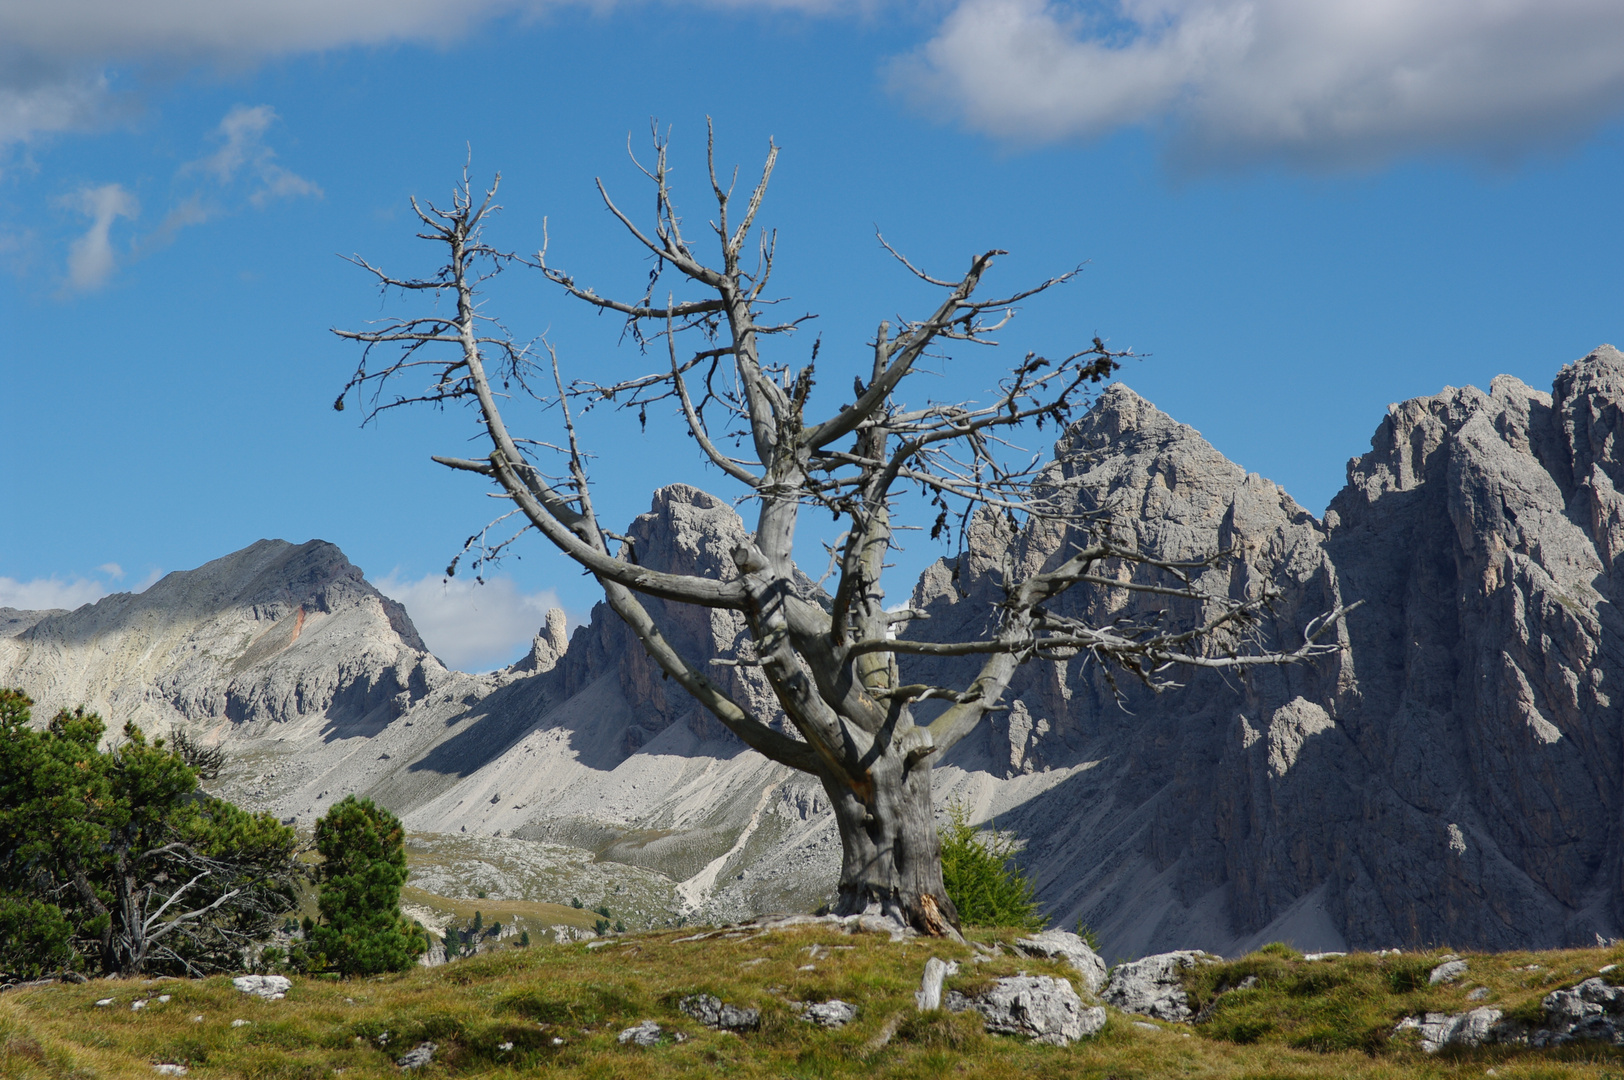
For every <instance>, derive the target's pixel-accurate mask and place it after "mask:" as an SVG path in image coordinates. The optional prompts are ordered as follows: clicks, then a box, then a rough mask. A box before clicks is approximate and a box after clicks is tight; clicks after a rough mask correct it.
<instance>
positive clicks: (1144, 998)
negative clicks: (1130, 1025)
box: [1100, 949, 1218, 1022]
mask: <svg viewBox="0 0 1624 1080" xmlns="http://www.w3.org/2000/svg"><path fill="white" fill-rule="evenodd" d="M1217 961H1218V957H1216V956H1212V955H1210V954H1208V953H1204V952H1198V951H1195V950H1190V949H1186V950H1182V951H1180V952H1170V953H1158V954H1157V955H1155V956H1147V957H1144V958H1143V959H1140V960H1135V961H1133V962H1132V963H1128V964H1118V965H1117V966H1116V968H1114V969H1113V970H1112V972H1111V981H1110V982H1108V983H1107V984H1106V986H1105V989H1104V990H1103V991H1102V992H1101V993H1100V997H1101V998H1102V999H1103V1000H1104V1001H1105V1002H1106V1003H1107V1004H1109V1005H1115V1006H1116V1007H1117V1008H1119V1009H1121V1010H1122V1011H1123V1012H1127V1013H1138V1014H1139V1015H1140V1016H1151V1017H1154V1018H1156V1019H1157V1020H1168V1021H1172V1022H1181V1021H1185V1020H1188V1019H1190V1017H1191V1015H1192V1012H1191V1009H1190V996H1189V995H1188V994H1187V993H1185V991H1184V972H1185V971H1187V970H1188V969H1190V968H1193V967H1195V966H1196V965H1198V964H1212V963H1216V962H1217Z"/></svg>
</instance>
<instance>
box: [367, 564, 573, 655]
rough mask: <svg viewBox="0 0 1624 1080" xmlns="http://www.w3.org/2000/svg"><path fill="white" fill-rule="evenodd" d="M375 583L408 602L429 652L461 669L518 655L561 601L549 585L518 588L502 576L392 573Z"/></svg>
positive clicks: (522, 653) (521, 653)
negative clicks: (526, 589)
mask: <svg viewBox="0 0 1624 1080" xmlns="http://www.w3.org/2000/svg"><path fill="white" fill-rule="evenodd" d="M373 584H374V585H376V586H377V588H378V591H379V592H381V593H383V594H384V595H385V596H388V597H391V598H393V599H395V600H399V601H400V602H401V603H402V604H404V605H406V611H407V614H409V615H411V617H412V623H413V625H415V626H416V627H417V632H418V633H419V634H421V635H422V636H423V641H424V643H425V644H426V645H428V647H429V651H430V652H432V653H434V655H435V656H438V657H439V658H440V659H441V660H442V661H444V662H445V663H446V664H447V665H449V666H450V667H453V668H456V669H458V670H460V671H488V670H490V669H491V668H496V667H502V666H503V665H506V664H511V663H512V662H513V661H515V660H517V659H519V658H520V657H521V656H523V655H524V652H525V650H526V649H527V648H529V646H530V641H531V639H532V638H534V637H535V636H536V631H537V630H539V629H541V626H542V624H543V623H544V622H546V620H547V610H548V609H549V608H555V607H562V606H563V605H561V604H560V603H559V602H558V594H556V593H555V592H553V591H552V590H551V589H545V590H543V591H541V592H536V593H524V592H520V591H519V587H518V586H517V585H516V584H514V582H513V580H512V579H511V578H504V577H497V578H486V579H485V584H483V585H481V584H479V583H478V582H475V581H469V580H466V579H463V578H450V579H447V578H445V577H443V576H442V575H440V574H430V575H428V576H427V577H422V578H417V579H416V580H410V579H403V578H401V577H399V576H397V575H396V574H393V573H391V574H390V575H389V576H388V577H385V578H383V579H381V580H378V581H375V582H373Z"/></svg>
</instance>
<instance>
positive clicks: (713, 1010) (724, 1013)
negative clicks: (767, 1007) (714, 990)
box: [677, 994, 761, 1031]
mask: <svg viewBox="0 0 1624 1080" xmlns="http://www.w3.org/2000/svg"><path fill="white" fill-rule="evenodd" d="M677 1010H678V1011H679V1012H681V1013H682V1014H683V1015H684V1016H691V1017H693V1018H694V1019H695V1020H698V1021H699V1022H700V1023H701V1024H704V1025H705V1026H706V1027H708V1028H716V1029H717V1030H720V1031H754V1030H755V1029H756V1028H758V1027H760V1026H761V1010H760V1009H743V1008H740V1007H739V1006H737V1005H728V1004H725V1003H724V1002H723V1001H722V999H721V998H718V997H714V996H713V995H710V994H693V995H690V996H689V997H685V998H683V999H682V1000H681V1001H679V1002H677Z"/></svg>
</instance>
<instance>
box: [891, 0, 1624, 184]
mask: <svg viewBox="0 0 1624 1080" xmlns="http://www.w3.org/2000/svg"><path fill="white" fill-rule="evenodd" d="M892 81H893V86H894V87H895V88H896V89H897V90H898V91H899V92H901V93H903V94H904V95H906V96H907V97H909V98H910V99H912V100H913V101H914V103H915V104H916V105H918V106H919V107H921V108H923V109H925V110H928V111H931V112H935V113H938V114H941V115H945V116H951V117H956V118H958V119H959V120H961V121H962V122H964V123H966V124H968V125H969V126H970V127H972V128H974V129H976V130H979V131H982V132H986V133H988V134H990V135H993V136H996V137H998V138H1000V139H1004V140H1007V141H1010V142H1014V143H1021V142H1044V141H1054V140H1065V139H1077V138H1084V139H1086V138H1091V137H1095V136H1099V135H1102V134H1105V133H1107V132H1110V131H1113V130H1115V129H1118V128H1122V127H1126V126H1146V127H1149V128H1152V129H1154V130H1157V131H1159V132H1162V133H1163V134H1165V136H1166V137H1167V139H1168V140H1169V141H1168V145H1169V148H1170V150H1171V152H1172V154H1173V156H1174V157H1175V158H1176V159H1177V160H1179V161H1181V162H1183V163H1184V164H1186V165H1193V166H1195V167H1210V166H1215V165H1216V166H1225V165H1233V164H1246V163H1252V162H1257V161H1263V160H1275V161H1284V162H1286V163H1289V164H1293V165H1299V166H1304V167H1308V168H1312V169H1324V168H1343V167H1354V168H1360V167H1367V166H1371V165H1379V164H1383V163H1385V162H1387V161H1390V160H1393V159H1395V158H1397V157H1401V156H1405V155H1409V154H1413V153H1434V152H1440V151H1442V152H1459V153H1465V154H1470V155H1475V156H1480V157H1488V158H1505V157H1515V156H1517V155H1519V154H1523V153H1527V152H1528V151H1530V150H1533V149H1537V148H1541V147H1544V146H1548V145H1550V144H1552V143H1556V142H1561V141H1564V140H1568V139H1571V138H1574V137H1577V136H1582V135H1584V134H1587V133H1588V132H1590V131H1591V130H1593V129H1594V128H1595V126H1596V125H1598V124H1600V123H1602V122H1604V121H1605V120H1607V119H1608V118H1609V117H1613V116H1616V115H1618V114H1619V113H1620V112H1621V111H1624V4H1619V3H1618V2H1617V0H1496V2H1494V3H1484V2H1482V0H1402V2H1399V0H1315V2H1313V3H1304V2H1303V0H1116V2H1115V3H1112V4H1106V5H1101V4H1085V3H1066V2H1057V0H960V3H959V4H958V6H957V7H956V8H954V9H953V11H952V12H951V13H950V14H949V15H948V17H947V18H946V20H945V21H944V22H943V23H942V25H941V26H940V27H939V29H938V30H937V31H936V33H935V34H934V36H933V37H932V38H931V39H930V40H929V41H928V42H927V43H926V44H924V45H923V46H921V47H920V48H919V49H918V51H917V52H915V53H914V54H913V55H912V56H909V57H907V58H905V59H903V60H902V61H900V62H898V63H897V65H896V66H895V67H894V68H893V71H892Z"/></svg>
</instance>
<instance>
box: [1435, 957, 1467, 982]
mask: <svg viewBox="0 0 1624 1080" xmlns="http://www.w3.org/2000/svg"><path fill="white" fill-rule="evenodd" d="M1464 974H1466V961H1464V960H1448V961H1445V962H1444V963H1442V964H1439V965H1438V966H1437V967H1435V968H1433V969H1432V974H1431V975H1428V976H1427V982H1428V983H1429V984H1431V985H1432V986H1437V985H1438V984H1439V983H1452V982H1454V981H1455V980H1456V979H1458V978H1460V977H1461V976H1462V975H1464Z"/></svg>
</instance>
